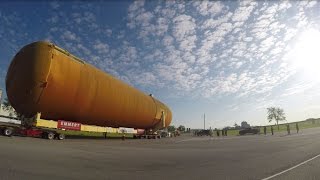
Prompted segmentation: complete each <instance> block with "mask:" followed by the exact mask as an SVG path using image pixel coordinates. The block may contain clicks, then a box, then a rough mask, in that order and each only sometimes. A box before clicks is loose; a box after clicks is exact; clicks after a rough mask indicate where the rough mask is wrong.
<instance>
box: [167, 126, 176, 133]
mask: <svg viewBox="0 0 320 180" xmlns="http://www.w3.org/2000/svg"><path fill="white" fill-rule="evenodd" d="M175 130H176V128H175V127H174V126H168V131H169V132H174V131H175Z"/></svg>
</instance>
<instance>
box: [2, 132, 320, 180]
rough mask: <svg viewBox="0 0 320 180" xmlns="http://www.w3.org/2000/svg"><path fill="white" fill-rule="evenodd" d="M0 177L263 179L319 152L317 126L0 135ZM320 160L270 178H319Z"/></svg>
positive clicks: (319, 133) (319, 134) (319, 141)
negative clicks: (268, 130)
mask: <svg viewBox="0 0 320 180" xmlns="http://www.w3.org/2000/svg"><path fill="white" fill-rule="evenodd" d="M0 147H1V148H0V159H1V160H0V179H10V180H11V179H140V180H141V179H162V180H163V179H263V178H267V177H270V176H272V175H274V174H277V173H279V172H281V171H284V170H286V169H288V168H291V167H293V166H295V165H297V164H299V163H301V162H303V161H305V160H308V159H310V158H312V157H314V156H316V155H318V154H319V153H320V128H314V129H308V130H303V131H302V132H301V133H299V134H292V135H290V136H287V135H284V134H276V135H275V136H271V135H267V136H264V135H248V136H242V137H240V136H236V137H224V138H216V137H214V138H209V137H192V136H190V135H185V136H183V137H178V138H170V139H160V140H126V141H121V140H104V139H67V140H64V141H57V140H55V141H48V140H43V139H37V138H24V137H11V138H8V137H3V136H0ZM319 168H320V157H319V158H315V159H314V160H312V161H310V162H307V163H305V164H303V165H301V166H299V167H297V168H295V169H292V170H291V171H288V172H286V173H283V174H281V175H279V176H276V177H274V178H273V179H320V171H319Z"/></svg>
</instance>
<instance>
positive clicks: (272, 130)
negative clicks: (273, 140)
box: [271, 126, 273, 135]
mask: <svg viewBox="0 0 320 180" xmlns="http://www.w3.org/2000/svg"><path fill="white" fill-rule="evenodd" d="M271 134H272V135H273V126H271Z"/></svg>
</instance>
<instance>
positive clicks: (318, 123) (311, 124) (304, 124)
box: [213, 119, 320, 136]
mask: <svg viewBox="0 0 320 180" xmlns="http://www.w3.org/2000/svg"><path fill="white" fill-rule="evenodd" d="M296 123H298V125H299V129H300V130H302V129H307V128H315V127H320V119H315V120H306V121H300V122H292V123H289V126H290V132H291V133H294V132H296ZM272 126H273V132H274V133H277V132H284V131H287V124H279V130H278V126H277V125H272ZM266 127H267V133H268V134H270V133H271V126H270V125H269V126H266ZM263 128H264V126H261V127H260V134H263ZM237 135H239V130H235V129H231V130H228V136H237ZM213 136H217V132H216V131H215V130H214V131H213ZM220 136H221V130H220Z"/></svg>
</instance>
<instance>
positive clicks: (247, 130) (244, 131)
mask: <svg viewBox="0 0 320 180" xmlns="http://www.w3.org/2000/svg"><path fill="white" fill-rule="evenodd" d="M259 132H260V129H258V128H245V129H242V130H240V131H239V135H245V134H258V133H259Z"/></svg>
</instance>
